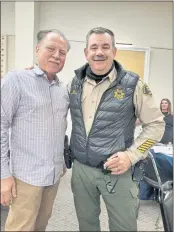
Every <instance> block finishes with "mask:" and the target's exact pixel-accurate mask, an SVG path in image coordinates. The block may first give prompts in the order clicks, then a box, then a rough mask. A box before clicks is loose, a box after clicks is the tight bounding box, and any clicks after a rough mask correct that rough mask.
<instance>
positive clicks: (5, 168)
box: [1, 72, 20, 179]
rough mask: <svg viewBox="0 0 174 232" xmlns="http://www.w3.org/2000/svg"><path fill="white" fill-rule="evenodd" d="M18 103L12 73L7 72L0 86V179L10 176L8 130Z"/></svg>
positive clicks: (16, 85)
mask: <svg viewBox="0 0 174 232" xmlns="http://www.w3.org/2000/svg"><path fill="white" fill-rule="evenodd" d="M19 101H20V91H19V86H18V82H17V78H15V73H14V72H8V73H7V75H6V76H5V77H4V81H3V84H2V86H1V179H5V178H7V177H10V176H11V173H10V170H9V157H8V151H9V129H10V127H11V124H12V121H13V117H14V115H15V113H16V110H17V108H18V105H19Z"/></svg>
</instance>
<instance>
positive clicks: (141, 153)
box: [105, 80, 165, 175]
mask: <svg viewBox="0 0 174 232" xmlns="http://www.w3.org/2000/svg"><path fill="white" fill-rule="evenodd" d="M134 105H135V114H136V116H137V118H139V120H140V122H141V123H142V132H141V133H140V135H139V136H138V137H137V138H136V139H135V141H134V143H133V144H132V146H131V147H130V148H128V149H127V150H126V151H124V152H117V153H115V154H113V155H112V156H111V157H110V158H109V159H108V160H107V162H106V163H105V168H108V169H110V170H111V172H112V174H115V175H120V174H123V173H124V172H126V171H127V170H128V169H129V168H130V166H131V165H134V164H135V163H137V162H138V161H139V160H141V159H144V158H145V157H146V156H147V154H148V150H149V149H150V148H151V147H152V146H154V144H155V143H156V142H157V141H160V139H161V138H162V136H163V133H164V130H165V123H164V120H163V115H162V113H161V112H160V110H159V108H158V107H157V105H156V103H155V100H154V98H153V96H152V93H151V91H150V89H149V88H148V86H147V85H146V84H144V83H143V82H142V81H141V80H139V81H138V83H137V86H136V89H135V93H134Z"/></svg>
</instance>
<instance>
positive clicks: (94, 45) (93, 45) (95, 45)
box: [90, 44, 98, 47]
mask: <svg viewBox="0 0 174 232" xmlns="http://www.w3.org/2000/svg"><path fill="white" fill-rule="evenodd" d="M97 46H98V45H97V44H92V45H91V46H90V47H97Z"/></svg>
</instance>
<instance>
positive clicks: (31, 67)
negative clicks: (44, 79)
mask: <svg viewBox="0 0 174 232" xmlns="http://www.w3.org/2000/svg"><path fill="white" fill-rule="evenodd" d="M33 68H34V65H31V66H28V67H26V68H25V70H30V69H33Z"/></svg>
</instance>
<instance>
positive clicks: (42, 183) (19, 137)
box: [1, 30, 70, 231]
mask: <svg viewBox="0 0 174 232" xmlns="http://www.w3.org/2000/svg"><path fill="white" fill-rule="evenodd" d="M37 39H38V44H37V47H36V56H37V63H38V65H35V66H34V68H33V69H31V70H24V71H13V72H8V73H7V75H6V76H5V77H4V83H3V85H2V88H1V204H3V205H9V204H10V209H9V214H8V217H7V221H6V225H5V230H6V231H44V230H45V228H46V226H47V224H48V220H49V218H50V216H51V212H52V207H53V203H54V200H55V197H56V193H57V189H58V184H59V181H60V177H61V175H62V171H63V165H64V158H63V150H64V137H65V130H66V127H67V124H66V115H67V111H68V107H69V96H68V92H67V88H66V87H65V86H64V85H63V84H62V83H61V82H60V81H59V79H58V77H57V76H56V74H57V73H58V72H60V71H61V70H62V68H63V67H64V63H65V60H66V55H67V52H68V50H69V49H70V45H69V43H68V41H67V39H66V37H65V36H64V34H63V33H62V32H60V31H58V30H45V31H40V32H39V33H38V35H37ZM9 128H11V138H10V143H11V144H10V145H11V146H10V158H9V157H8V150H9V142H8V141H9V133H8V132H9Z"/></svg>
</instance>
